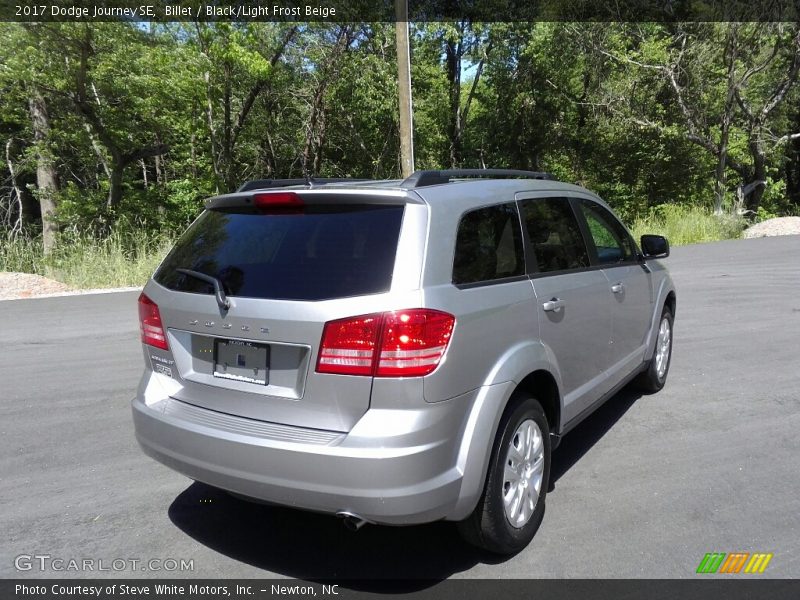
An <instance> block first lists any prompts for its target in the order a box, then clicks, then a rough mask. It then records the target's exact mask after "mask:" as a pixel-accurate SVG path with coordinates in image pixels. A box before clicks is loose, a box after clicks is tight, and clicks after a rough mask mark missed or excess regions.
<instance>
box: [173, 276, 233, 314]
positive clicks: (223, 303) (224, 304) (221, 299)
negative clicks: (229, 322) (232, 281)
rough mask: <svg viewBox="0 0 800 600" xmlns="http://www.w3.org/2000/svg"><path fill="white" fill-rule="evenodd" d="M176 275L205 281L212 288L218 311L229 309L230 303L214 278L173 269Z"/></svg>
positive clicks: (220, 284)
mask: <svg viewBox="0 0 800 600" xmlns="http://www.w3.org/2000/svg"><path fill="white" fill-rule="evenodd" d="M175 270H176V271H177V272H178V273H183V274H184V275H188V276H189V277H194V278H195V279H199V280H200V281H205V282H206V283H210V284H211V285H213V286H214V294H215V296H214V297H215V298H216V299H217V304H219V308H220V310H228V309H229V308H230V307H231V301H230V300H229V299H228V297H227V296H226V295H225V291H224V290H223V289H222V283H221V282H220V280H219V279H217V278H216V277H212V276H211V275H206V274H205V273H200V272H199V271H192V270H191V269H175Z"/></svg>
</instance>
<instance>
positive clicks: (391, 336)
mask: <svg viewBox="0 0 800 600" xmlns="http://www.w3.org/2000/svg"><path fill="white" fill-rule="evenodd" d="M455 322H456V318H455V317H454V316H453V315H450V314H447V313H444V312H439V311H438V310H427V309H415V310H398V311H395V312H390V313H385V314H384V319H383V335H382V336H381V353H380V356H379V357H378V368H377V370H376V371H375V375H377V376H378V377H410V376H421V375H427V374H428V373H432V372H433V370H434V369H435V368H436V367H437V365H438V364H439V361H440V360H441V358H442V356H443V355H444V351H445V350H447V344H448V343H449V342H450V334H451V333H452V332H453V325H454V324H455Z"/></svg>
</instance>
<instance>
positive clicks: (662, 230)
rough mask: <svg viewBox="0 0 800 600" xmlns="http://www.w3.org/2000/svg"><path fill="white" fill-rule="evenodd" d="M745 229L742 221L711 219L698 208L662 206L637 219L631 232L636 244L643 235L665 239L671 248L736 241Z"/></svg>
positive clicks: (710, 214) (718, 217)
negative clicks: (720, 241) (653, 235)
mask: <svg viewBox="0 0 800 600" xmlns="http://www.w3.org/2000/svg"><path fill="white" fill-rule="evenodd" d="M746 225H747V222H746V221H745V219H743V218H741V217H735V216H732V215H714V214H713V213H712V212H711V211H709V210H706V209H703V208H698V207H689V206H680V205H663V206H658V207H656V208H654V209H652V210H651V211H650V213H649V214H648V215H647V216H645V217H640V218H638V219H636V220H635V221H634V222H633V226H632V228H631V229H632V231H633V234H634V237H635V238H636V239H637V240H638V239H639V237H640V236H641V235H642V234H645V233H654V234H658V235H663V236H665V237H666V238H667V239H668V240H669V243H670V245H672V246H683V245H685V244H697V243H701V242H716V241H719V240H730V239H738V238H740V237H742V231H744V228H745V226H746Z"/></svg>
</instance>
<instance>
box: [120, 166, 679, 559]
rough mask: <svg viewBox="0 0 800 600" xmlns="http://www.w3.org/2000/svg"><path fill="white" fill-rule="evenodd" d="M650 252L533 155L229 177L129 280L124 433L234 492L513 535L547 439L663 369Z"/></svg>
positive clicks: (539, 474) (660, 248) (378, 519)
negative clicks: (444, 165) (132, 320)
mask: <svg viewBox="0 0 800 600" xmlns="http://www.w3.org/2000/svg"><path fill="white" fill-rule="evenodd" d="M668 254H669V245H668V243H667V241H666V239H664V238H663V237H661V236H643V237H642V239H641V246H638V245H637V243H636V242H635V241H634V240H633V238H632V237H631V235H630V233H629V232H628V230H627V229H626V228H625V227H624V226H623V225H622V224H621V223H620V221H619V220H618V219H617V218H616V217H615V216H614V214H613V213H612V212H611V211H610V209H609V207H608V206H607V205H606V204H605V203H604V202H603V201H602V200H600V199H599V198H598V197H597V196H595V195H594V194H592V193H590V192H588V191H587V190H585V189H583V188H581V187H578V186H575V185H570V184H566V183H561V182H557V181H553V180H552V178H551V177H550V176H548V175H547V174H543V173H533V172H526V171H512V170H499V169H486V170H480V171H473V170H458V171H418V172H416V173H414V174H413V175H412V176H411V177H409V178H407V179H405V180H402V181H399V180H398V181H341V180H338V181H336V180H319V181H313V180H309V181H308V182H302V181H301V182H299V183H298V182H296V181H293V180H284V181H270V180H262V181H255V182H250V183H247V184H245V185H243V186H242V188H241V189H240V190H239V191H238V192H236V193H233V194H227V195H223V196H217V197H215V198H211V199H210V200H209V201H208V202H207V205H206V210H205V211H204V212H203V213H202V215H201V216H200V217H199V218H198V219H197V220H196V221H195V222H194V223H193V224H192V225H191V227H189V229H188V230H187V231H186V233H184V235H183V236H182V237H181V238H180V240H179V241H178V243H177V244H176V245H175V248H174V249H173V250H172V251H171V252H170V254H169V255H168V256H167V258H166V259H165V260H164V262H163V263H162V264H161V266H160V267H159V268H158V270H157V271H156V273H155V275H154V276H153V278H152V279H151V280H150V281H149V282H148V283H147V285H146V286H145V288H144V291H143V293H142V295H141V297H140V298H139V317H140V323H141V332H142V342H143V348H144V359H145V365H146V368H145V372H144V376H143V377H142V380H141V384H140V386H139V390H138V393H137V396H136V398H135V399H134V401H133V418H134V421H135V426H136V435H137V438H138V440H139V443H140V444H141V446H142V448H143V449H144V451H145V452H146V453H147V454H149V455H150V456H152V457H153V458H155V459H156V460H158V461H160V462H162V463H164V464H166V465H168V466H170V467H172V468H173V469H175V470H177V471H180V472H181V473H184V474H185V475H187V476H188V477H191V478H192V479H195V480H197V481H202V482H205V483H207V484H210V485H212V486H216V487H219V488H222V489H225V490H228V491H230V492H233V493H235V494H237V495H240V496H245V497H249V498H253V499H258V500H262V501H267V502H270V503H277V504H281V505H286V506H292V507H296V508H301V509H306V510H310V511H320V512H324V513H330V514H336V515H339V516H341V517H343V518H344V519H345V521H346V523H348V524H349V525H350V526H351V527H360V526H361V525H362V524H363V523H382V524H390V525H406V524H412V523H425V522H429V521H435V520H438V519H447V520H451V521H458V522H459V529H460V530H461V531H462V533H463V534H464V536H465V538H466V539H467V540H468V541H470V542H471V543H473V544H476V545H479V546H482V547H484V548H487V549H489V550H491V551H494V552H499V553H512V552H516V551H518V550H520V549H521V548H523V547H524V546H525V545H526V544H527V543H528V542H529V541H530V540H531V538H532V537H533V535H534V533H535V532H536V530H537V528H538V527H539V524H540V522H541V520H542V516H543V514H544V503H545V494H546V492H547V487H548V479H549V476H550V453H551V450H552V449H554V448H555V446H556V445H557V443H558V441H559V439H560V436H562V435H564V434H565V433H566V432H567V431H568V430H570V429H571V428H572V427H574V426H575V425H576V424H577V423H578V422H579V421H580V420H581V419H583V418H584V417H586V416H587V415H588V414H590V413H591V412H592V411H593V410H594V409H595V408H596V407H597V406H598V405H599V404H600V403H601V402H603V401H604V400H605V399H606V398H608V397H609V396H611V395H612V394H614V392H616V391H617V390H618V389H619V388H620V387H622V386H623V385H625V384H626V383H628V382H629V381H631V380H633V379H637V382H638V384H640V385H642V386H644V387H645V388H646V389H647V390H650V391H656V390H659V389H660V388H661V387H662V386H663V385H664V381H665V379H666V377H667V371H668V370H669V364H670V354H671V350H672V325H673V318H674V315H675V289H674V286H673V284H672V281H671V279H670V277H669V275H668V273H667V271H666V270H665V268H664V267H663V266H662V265H661V264H660V263H659V262H658V261H657V260H654V259H656V258H660V257H665V256H668Z"/></svg>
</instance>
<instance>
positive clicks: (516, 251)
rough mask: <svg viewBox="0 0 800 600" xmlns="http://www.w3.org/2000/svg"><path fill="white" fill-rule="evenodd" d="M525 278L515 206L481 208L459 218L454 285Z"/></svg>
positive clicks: (512, 204) (454, 262) (454, 263)
mask: <svg viewBox="0 0 800 600" xmlns="http://www.w3.org/2000/svg"><path fill="white" fill-rule="evenodd" d="M524 274H525V258H524V251H523V248H522V235H521V233H520V224H519V216H518V213H517V208H516V206H515V205H514V203H508V204H498V205H496V206H488V207H486V208H480V209H477V210H473V211H471V212H468V213H466V214H465V215H464V216H463V217H461V222H460V223H459V224H458V234H457V236H456V248H455V258H454V260H453V283H455V284H465V283H477V282H482V281H493V280H495V279H503V278H506V277H513V276H515V275H524Z"/></svg>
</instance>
